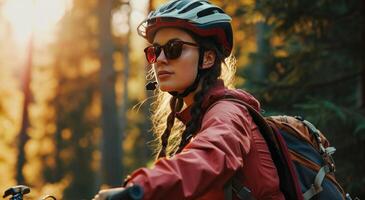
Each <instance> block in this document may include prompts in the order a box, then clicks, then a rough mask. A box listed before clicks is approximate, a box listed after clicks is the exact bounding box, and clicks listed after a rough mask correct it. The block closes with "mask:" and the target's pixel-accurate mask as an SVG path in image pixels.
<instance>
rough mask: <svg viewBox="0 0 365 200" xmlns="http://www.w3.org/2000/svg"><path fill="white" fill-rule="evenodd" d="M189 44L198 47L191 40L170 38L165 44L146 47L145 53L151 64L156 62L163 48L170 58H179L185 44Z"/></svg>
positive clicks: (166, 55)
mask: <svg viewBox="0 0 365 200" xmlns="http://www.w3.org/2000/svg"><path fill="white" fill-rule="evenodd" d="M184 44H185V45H189V46H194V47H197V46H198V45H197V44H195V43H191V42H185V41H181V40H176V39H173V40H169V41H168V42H167V43H166V44H164V45H159V44H153V45H151V46H148V47H146V48H145V49H144V53H145V54H146V59H147V61H148V62H149V63H150V64H153V63H155V62H156V60H157V58H158V56H159V55H160V54H161V51H162V50H163V52H164V54H165V57H166V58H167V59H169V60H173V59H177V58H179V57H180V56H181V52H182V49H183V45H184Z"/></svg>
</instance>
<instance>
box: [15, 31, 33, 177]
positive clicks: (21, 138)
mask: <svg viewBox="0 0 365 200" xmlns="http://www.w3.org/2000/svg"><path fill="white" fill-rule="evenodd" d="M32 54H33V35H31V36H30V39H29V46H28V57H27V61H26V66H25V71H24V76H23V79H24V80H23V94H24V101H23V114H22V126H21V129H20V132H19V135H18V160H17V167H16V172H17V173H16V181H17V183H18V184H25V179H24V175H23V167H24V164H25V161H26V157H25V151H24V147H25V144H26V143H27V141H28V139H29V136H28V133H27V130H28V127H29V115H28V108H29V104H30V101H31V95H32V94H31V91H30V82H31V72H32V57H33V55H32Z"/></svg>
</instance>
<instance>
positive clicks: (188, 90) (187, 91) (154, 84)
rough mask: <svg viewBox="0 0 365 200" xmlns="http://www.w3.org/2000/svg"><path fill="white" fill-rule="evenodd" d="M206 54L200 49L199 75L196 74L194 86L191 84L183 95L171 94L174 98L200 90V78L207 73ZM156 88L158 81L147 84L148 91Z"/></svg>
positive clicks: (173, 92) (175, 92) (172, 92)
mask: <svg viewBox="0 0 365 200" xmlns="http://www.w3.org/2000/svg"><path fill="white" fill-rule="evenodd" d="M204 52H205V49H204V48H203V47H200V48H199V61H198V73H197V74H196V77H195V80H194V82H193V84H191V85H190V86H189V87H187V88H186V89H185V90H184V91H183V92H182V93H178V92H177V91H171V92H169V93H170V94H171V95H172V96H176V97H178V98H184V97H186V96H188V95H189V94H190V93H191V92H193V91H195V90H196V89H197V88H198V86H199V82H200V78H201V77H202V75H203V74H204V71H205V70H204V69H202V65H203V59H204ZM156 88H157V82H156V81H151V82H148V83H147V84H146V90H155V89H156Z"/></svg>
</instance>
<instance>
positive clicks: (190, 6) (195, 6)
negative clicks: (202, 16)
mask: <svg viewBox="0 0 365 200" xmlns="http://www.w3.org/2000/svg"><path fill="white" fill-rule="evenodd" d="M201 5H203V4H202V3H200V2H198V1H197V2H195V3H192V4H190V5H189V6H188V7H186V8H184V9H183V10H181V11H179V13H178V14H182V13H186V12H188V11H190V10H192V9H194V8H197V7H199V6H201Z"/></svg>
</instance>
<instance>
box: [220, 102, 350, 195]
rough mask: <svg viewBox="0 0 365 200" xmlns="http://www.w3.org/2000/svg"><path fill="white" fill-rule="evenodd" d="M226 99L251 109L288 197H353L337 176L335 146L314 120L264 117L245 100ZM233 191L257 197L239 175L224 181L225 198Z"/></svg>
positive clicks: (282, 189) (250, 111) (282, 187)
mask: <svg viewBox="0 0 365 200" xmlns="http://www.w3.org/2000/svg"><path fill="white" fill-rule="evenodd" d="M224 99H225V100H230V101H234V102H238V103H240V104H242V105H244V106H245V107H246V108H247V109H248V111H249V113H250V115H251V116H252V118H253V121H254V122H255V123H256V125H257V126H258V128H259V130H260V133H261V134H262V136H263V138H264V139H265V141H266V143H267V145H268V148H269V151H270V153H271V156H272V159H273V161H274V164H275V166H276V168H277V171H278V175H279V179H280V189H281V191H282V193H283V194H284V196H285V199H289V200H294V199H297V200H309V199H331V200H344V199H347V200H350V199H351V197H350V196H349V195H348V194H345V192H344V190H343V189H342V187H341V186H340V184H339V183H338V182H337V180H336V178H335V176H334V172H335V170H336V169H335V163H334V161H333V159H332V154H333V153H334V152H335V150H336V149H335V148H334V147H330V146H329V142H328V140H327V139H326V138H325V136H324V135H323V134H322V133H321V132H320V131H319V130H318V129H317V128H316V127H315V126H314V125H313V124H311V123H310V122H308V121H306V120H304V119H303V118H301V117H292V116H270V117H263V116H262V115H261V114H260V113H259V112H257V111H256V110H255V109H254V108H253V107H251V105H249V104H247V103H246V102H244V101H242V100H238V99H234V98H230V97H228V98H227V97H225V98H224ZM233 192H234V193H235V194H236V196H237V197H238V198H239V199H245V200H246V199H249V200H254V199H255V198H253V196H252V195H251V194H250V190H249V189H248V188H246V187H245V186H244V185H243V184H242V183H241V182H240V181H239V178H238V175H234V176H233V177H232V178H231V179H230V180H229V181H228V182H227V183H226V184H225V187H224V193H225V200H231V199H232V193H233Z"/></svg>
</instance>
